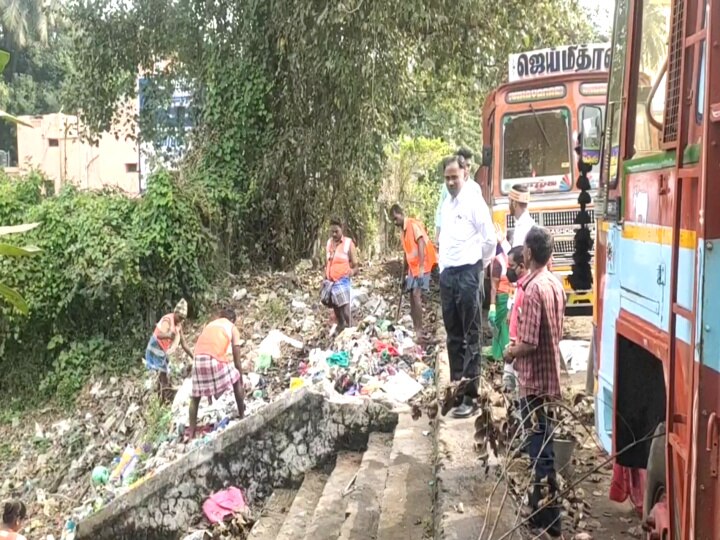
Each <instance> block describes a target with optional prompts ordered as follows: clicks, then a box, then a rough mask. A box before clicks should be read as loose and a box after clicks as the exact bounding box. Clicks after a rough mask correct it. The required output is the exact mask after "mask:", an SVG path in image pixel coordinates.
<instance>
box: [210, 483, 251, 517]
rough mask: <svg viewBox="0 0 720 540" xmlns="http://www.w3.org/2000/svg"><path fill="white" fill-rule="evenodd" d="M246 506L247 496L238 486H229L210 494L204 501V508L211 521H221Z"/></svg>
mask: <svg viewBox="0 0 720 540" xmlns="http://www.w3.org/2000/svg"><path fill="white" fill-rule="evenodd" d="M245 507H246V504H245V497H244V496H243V493H242V491H240V489H238V488H236V487H229V488H228V489H225V490H223V491H218V492H217V493H215V494H213V495H210V497H208V499H207V500H206V501H205V502H204V503H203V507H202V508H203V513H204V514H205V517H206V518H207V519H208V521H209V522H210V523H220V522H221V521H223V520H224V519H225V518H226V517H227V516H231V515H233V514H234V513H236V512H239V511H241V510H243V509H244V508H245Z"/></svg>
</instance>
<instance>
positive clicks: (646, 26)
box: [629, 0, 671, 157]
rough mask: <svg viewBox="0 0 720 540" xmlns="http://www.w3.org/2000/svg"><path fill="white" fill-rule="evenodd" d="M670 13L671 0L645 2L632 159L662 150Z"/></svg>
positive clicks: (643, 4)
mask: <svg viewBox="0 0 720 540" xmlns="http://www.w3.org/2000/svg"><path fill="white" fill-rule="evenodd" d="M670 10H671V6H670V0H643V2H642V20H641V25H642V26H641V34H640V75H639V77H638V78H637V86H636V92H635V97H636V108H635V141H634V147H633V148H632V150H631V152H630V156H629V157H639V156H643V155H647V154H651V153H653V152H657V151H659V150H660V142H661V129H662V122H663V114H664V106H665V86H666V78H667V76H666V72H667V69H666V68H665V61H666V59H667V54H668V40H669V38H670Z"/></svg>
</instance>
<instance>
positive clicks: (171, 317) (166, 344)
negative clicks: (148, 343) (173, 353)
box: [153, 313, 175, 352]
mask: <svg viewBox="0 0 720 540" xmlns="http://www.w3.org/2000/svg"><path fill="white" fill-rule="evenodd" d="M163 321H168V322H169V323H170V332H169V333H171V334H174V333H175V314H174V313H168V314H167V315H165V316H163V318H162V319H160V320H159V321H158V323H157V324H156V325H155V331H154V332H153V335H154V336H155V338H156V339H157V340H158V343H159V344H160V348H162V350H163V351H165V352H168V350H169V349H170V347H172V344H173V340H172V339H170V338H165V339H160V338H159V337H158V335H159V334H160V325H161V324H162V323H163Z"/></svg>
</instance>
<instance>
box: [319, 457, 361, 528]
mask: <svg viewBox="0 0 720 540" xmlns="http://www.w3.org/2000/svg"><path fill="white" fill-rule="evenodd" d="M361 461H362V454H361V453H359V452H339V453H338V455H337V461H336V462H335V468H334V469H333V471H332V473H331V474H330V478H328V481H327V483H326V484H325V488H324V489H323V493H322V496H321V497H320V500H319V501H318V504H317V508H315V513H314V514H313V518H312V521H311V522H310V525H309V527H308V530H307V532H306V533H305V540H337V537H338V535H339V534H340V529H341V528H342V526H343V523H344V522H345V507H346V505H347V498H346V497H344V496H343V492H344V491H345V489H347V487H348V486H349V485H350V483H351V481H352V480H353V478H355V475H356V474H357V473H358V470H359V468H360V462H361Z"/></svg>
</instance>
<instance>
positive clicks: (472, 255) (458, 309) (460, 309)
mask: <svg viewBox="0 0 720 540" xmlns="http://www.w3.org/2000/svg"><path fill="white" fill-rule="evenodd" d="M443 170H444V174H445V185H446V186H447V189H448V194H449V195H448V197H447V198H446V199H445V202H444V203H443V206H442V211H441V224H440V257H439V263H440V298H441V301H442V313H443V322H444V324H445V331H446V332H447V349H448V358H449V360H450V379H451V380H452V381H460V380H462V379H467V380H468V383H467V384H466V385H465V390H464V391H463V392H462V394H461V395H460V396H457V398H458V399H457V400H456V403H455V404H454V405H455V409H454V411H453V416H455V417H456V418H467V417H469V416H472V415H473V413H474V412H475V411H476V410H477V405H476V403H475V398H476V397H477V391H478V380H477V378H478V376H479V374H480V329H481V327H482V315H481V309H480V308H481V302H480V284H481V283H482V282H483V277H484V276H483V270H484V269H485V268H486V267H487V266H488V264H489V263H490V261H491V260H492V257H493V256H494V255H495V246H496V243H497V239H496V233H495V226H494V225H493V222H492V218H491V216H490V210H489V209H488V207H487V204H486V203H485V199H483V196H482V191H481V189H480V186H478V185H477V184H476V183H475V182H473V181H470V180H468V178H467V175H466V171H467V163H466V162H465V158H464V157H462V156H458V155H454V156H451V157H449V158H446V159H445V161H444V163H443Z"/></svg>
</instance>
